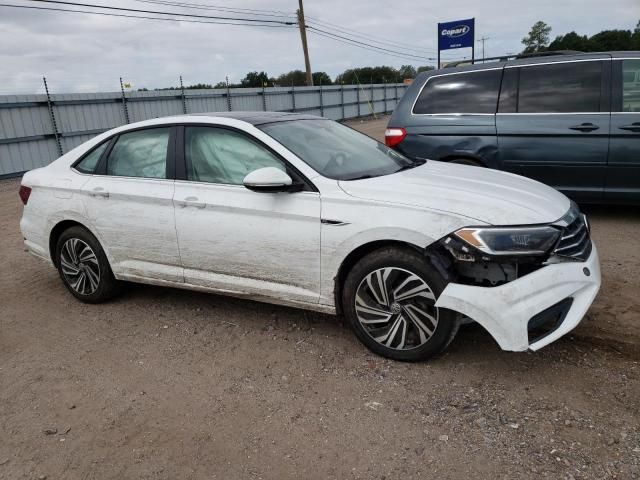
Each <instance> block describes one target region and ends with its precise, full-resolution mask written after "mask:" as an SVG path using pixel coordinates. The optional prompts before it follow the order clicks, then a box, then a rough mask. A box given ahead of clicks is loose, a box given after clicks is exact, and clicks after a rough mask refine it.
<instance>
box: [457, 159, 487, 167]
mask: <svg viewBox="0 0 640 480" xmlns="http://www.w3.org/2000/svg"><path fill="white" fill-rule="evenodd" d="M449 163H457V164H459V165H470V166H472V167H484V165H483V164H482V163H481V162H478V161H477V160H472V159H470V158H454V159H453V160H449Z"/></svg>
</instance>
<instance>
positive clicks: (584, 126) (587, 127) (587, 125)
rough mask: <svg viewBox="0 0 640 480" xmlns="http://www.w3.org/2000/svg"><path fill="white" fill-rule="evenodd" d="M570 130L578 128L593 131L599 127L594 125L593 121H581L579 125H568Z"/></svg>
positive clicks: (582, 130)
mask: <svg viewBox="0 0 640 480" xmlns="http://www.w3.org/2000/svg"><path fill="white" fill-rule="evenodd" d="M569 128H570V129H571V130H578V131H580V132H593V131H594V130H598V129H599V128H600V127H599V126H597V125H594V124H593V123H581V124H580V125H574V126H573V127H569Z"/></svg>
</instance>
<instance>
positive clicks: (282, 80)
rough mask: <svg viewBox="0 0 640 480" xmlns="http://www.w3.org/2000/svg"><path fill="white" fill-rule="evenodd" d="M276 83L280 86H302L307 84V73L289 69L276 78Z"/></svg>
mask: <svg viewBox="0 0 640 480" xmlns="http://www.w3.org/2000/svg"><path fill="white" fill-rule="evenodd" d="M276 83H277V84H278V85H279V86H281V87H290V86H291V85H293V86H296V87H303V86H305V85H306V84H307V75H306V73H305V72H303V71H302V70H291V71H290V72H287V73H283V74H282V75H280V76H279V77H278V78H276ZM314 83H315V82H314Z"/></svg>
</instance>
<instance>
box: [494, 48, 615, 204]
mask: <svg viewBox="0 0 640 480" xmlns="http://www.w3.org/2000/svg"><path fill="white" fill-rule="evenodd" d="M610 63H611V62H610V61H609V60H605V59H593V60H579V61H568V62H561V63H543V64H540V63H537V64H530V65H518V66H513V65H508V66H506V67H505V70H504V76H503V80H502V89H501V92H500V101H499V105H498V114H497V116H496V127H497V131H498V144H499V149H500V158H501V162H502V168H503V169H504V170H507V171H510V172H513V173H517V174H519V175H524V176H526V177H529V178H533V179H535V180H538V181H540V182H543V183H546V184H547V185H550V186H552V187H555V188H557V189H558V190H560V191H562V192H563V193H565V194H567V195H569V196H571V197H572V198H575V199H576V200H585V201H598V200H601V199H602V195H603V190H604V182H605V171H606V165H607V154H608V149H609V124H610V119H609V90H608V87H609V80H610V74H611V66H610Z"/></svg>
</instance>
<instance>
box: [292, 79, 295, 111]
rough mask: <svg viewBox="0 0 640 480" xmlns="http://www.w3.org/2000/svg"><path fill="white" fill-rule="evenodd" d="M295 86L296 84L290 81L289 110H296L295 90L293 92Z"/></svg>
mask: <svg viewBox="0 0 640 480" xmlns="http://www.w3.org/2000/svg"><path fill="white" fill-rule="evenodd" d="M295 88H296V86H295V85H294V84H293V82H291V106H292V108H291V111H292V112H295V111H296V92H295Z"/></svg>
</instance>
